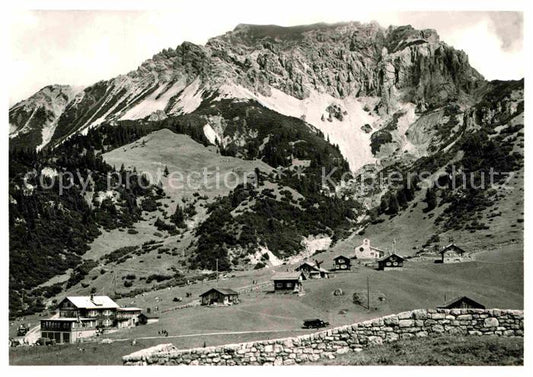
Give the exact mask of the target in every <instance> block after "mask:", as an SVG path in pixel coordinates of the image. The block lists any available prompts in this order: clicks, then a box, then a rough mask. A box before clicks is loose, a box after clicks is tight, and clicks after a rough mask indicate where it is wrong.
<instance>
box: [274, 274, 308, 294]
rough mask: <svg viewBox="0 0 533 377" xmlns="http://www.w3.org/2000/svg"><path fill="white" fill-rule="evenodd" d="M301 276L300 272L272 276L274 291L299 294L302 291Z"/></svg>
mask: <svg viewBox="0 0 533 377" xmlns="http://www.w3.org/2000/svg"><path fill="white" fill-rule="evenodd" d="M302 280H303V274H302V273H301V272H278V273H277V274H275V275H274V276H272V281H273V282H274V291H276V292H278V291H281V292H287V291H292V292H300V291H301V289H302Z"/></svg>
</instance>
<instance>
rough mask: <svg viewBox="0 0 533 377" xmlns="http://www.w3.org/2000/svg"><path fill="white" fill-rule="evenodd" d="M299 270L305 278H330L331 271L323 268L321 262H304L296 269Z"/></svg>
mask: <svg viewBox="0 0 533 377" xmlns="http://www.w3.org/2000/svg"><path fill="white" fill-rule="evenodd" d="M294 270H295V271H297V272H301V273H302V277H303V279H304V280H305V279H309V278H310V279H327V278H329V271H328V270H326V269H324V268H321V267H320V263H318V262H315V263H310V262H307V261H306V262H303V263H302V264H300V265H299V266H298V267H296V268H295V269H294Z"/></svg>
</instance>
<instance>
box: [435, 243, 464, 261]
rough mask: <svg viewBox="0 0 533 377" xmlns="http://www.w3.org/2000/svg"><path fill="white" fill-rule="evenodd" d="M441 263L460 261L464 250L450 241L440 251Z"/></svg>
mask: <svg viewBox="0 0 533 377" xmlns="http://www.w3.org/2000/svg"><path fill="white" fill-rule="evenodd" d="M440 256H441V261H442V263H454V262H462V261H463V258H464V257H465V256H466V251H464V250H463V249H461V248H460V247H459V246H457V245H455V244H453V243H451V244H449V245H448V246H446V247H444V248H443V249H442V250H441V251H440Z"/></svg>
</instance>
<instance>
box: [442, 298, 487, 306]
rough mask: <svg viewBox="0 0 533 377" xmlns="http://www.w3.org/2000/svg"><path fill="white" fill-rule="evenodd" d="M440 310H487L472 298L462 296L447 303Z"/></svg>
mask: <svg viewBox="0 0 533 377" xmlns="http://www.w3.org/2000/svg"><path fill="white" fill-rule="evenodd" d="M437 308H439V309H485V305H482V304H480V303H479V302H477V301H475V300H473V299H471V298H470V297H466V296H460V297H455V298H453V299H451V300H448V301H446V302H445V303H444V304H443V305H442V306H438V307H437Z"/></svg>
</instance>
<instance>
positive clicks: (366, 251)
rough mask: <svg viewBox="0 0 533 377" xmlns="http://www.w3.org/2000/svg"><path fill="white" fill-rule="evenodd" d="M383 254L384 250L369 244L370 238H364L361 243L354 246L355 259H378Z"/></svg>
mask: <svg viewBox="0 0 533 377" xmlns="http://www.w3.org/2000/svg"><path fill="white" fill-rule="evenodd" d="M384 255H385V251H383V250H381V249H378V248H377V247H374V246H371V245H370V240H369V239H368V238H365V239H364V240H363V243H362V244H361V245H359V246H357V247H356V248H355V258H357V259H379V258H382V257H383V256H384Z"/></svg>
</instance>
